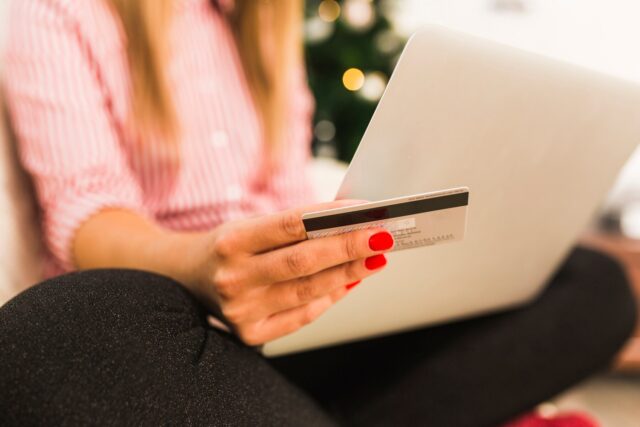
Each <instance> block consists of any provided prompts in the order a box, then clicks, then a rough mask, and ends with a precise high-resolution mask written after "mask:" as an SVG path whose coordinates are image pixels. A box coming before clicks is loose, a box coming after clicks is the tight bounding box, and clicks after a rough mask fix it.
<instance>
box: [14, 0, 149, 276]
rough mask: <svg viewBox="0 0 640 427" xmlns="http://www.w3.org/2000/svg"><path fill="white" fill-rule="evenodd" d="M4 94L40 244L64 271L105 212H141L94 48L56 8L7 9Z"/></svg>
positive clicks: (25, 3)
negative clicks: (38, 213)
mask: <svg viewBox="0 0 640 427" xmlns="http://www.w3.org/2000/svg"><path fill="white" fill-rule="evenodd" d="M12 4H13V7H12V10H11V26H10V29H9V34H8V39H7V46H6V51H5V65H4V81H3V86H4V91H5V94H6V96H7V104H8V107H9V112H10V118H11V121H12V126H13V128H14V130H15V132H16V137H17V141H18V149H19V154H20V160H21V162H22V163H23V166H24V167H25V169H26V170H27V171H28V172H29V173H30V175H31V177H32V179H33V182H34V186H35V189H36V193H37V196H38V201H39V204H40V207H41V210H42V222H43V232H44V238H45V243H46V245H47V247H48V249H49V250H50V252H51V253H52V254H53V256H54V257H55V258H56V260H57V261H58V262H59V263H60V264H61V266H62V267H63V268H65V269H66V270H71V269H73V268H74V266H73V260H72V254H71V252H72V248H71V245H72V241H73V237H74V234H75V232H76V230H77V229H78V228H79V226H80V225H81V224H82V223H83V221H85V220H87V219H88V218H89V217H90V216H92V215H94V214H95V213H97V212H98V211H100V210H102V209H104V208H106V207H117V208H125V209H130V210H134V211H140V212H142V211H143V204H142V197H141V191H140V187H139V185H138V183H137V181H136V180H135V179H134V177H133V175H132V173H131V171H130V169H129V167H128V164H127V160H126V155H125V152H124V150H123V148H122V147H121V145H120V142H119V137H118V134H117V131H116V129H115V125H114V121H113V117H112V114H111V112H110V110H109V97H108V92H107V90H106V88H105V86H104V85H103V83H102V82H101V79H100V73H99V67H98V65H97V64H96V63H95V62H94V61H92V56H91V46H90V43H88V42H87V40H84V39H83V36H82V34H81V32H80V30H79V26H78V25H77V22H74V20H73V19H71V18H70V17H69V16H67V15H65V13H64V11H62V10H59V9H56V8H55V6H53V4H54V3H53V2H45V1H42V0H20V1H17V2H12Z"/></svg>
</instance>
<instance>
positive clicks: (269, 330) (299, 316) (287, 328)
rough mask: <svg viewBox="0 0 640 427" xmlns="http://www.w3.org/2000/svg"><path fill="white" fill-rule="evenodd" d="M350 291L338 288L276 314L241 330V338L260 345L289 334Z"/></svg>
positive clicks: (318, 315)
mask: <svg viewBox="0 0 640 427" xmlns="http://www.w3.org/2000/svg"><path fill="white" fill-rule="evenodd" d="M348 292H349V291H348V290H347V289H346V288H340V289H336V290H335V291H333V292H332V293H331V294H330V295H327V296H325V297H322V298H319V299H316V300H314V301H311V302H310V303H308V304H306V305H304V306H301V307H296V308H293V309H291V310H287V311H283V312H280V313H277V314H274V315H273V316H271V317H269V318H268V319H267V320H265V321H264V322H262V323H260V324H256V327H255V328H254V329H248V330H245V331H244V332H240V338H241V339H242V340H243V341H245V343H247V344H249V345H258V344H263V343H265V342H267V341H272V340H274V339H276V338H280V337H282V336H284V335H288V334H290V333H292V332H295V331H297V330H298V329H300V328H301V327H303V326H305V325H308V324H309V323H311V322H313V321H314V320H316V319H317V318H318V317H320V316H321V315H322V314H323V313H324V312H326V311H327V310H328V309H329V308H330V307H331V306H332V305H333V304H334V303H335V302H336V301H338V300H340V299H341V298H343V297H344V296H345V295H346V294H347V293H348ZM247 340H248V342H247Z"/></svg>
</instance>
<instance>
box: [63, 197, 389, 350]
mask: <svg viewBox="0 0 640 427" xmlns="http://www.w3.org/2000/svg"><path fill="white" fill-rule="evenodd" d="M350 203H354V202H353V201H350V202H349V201H338V202H330V203H326V204H322V205H316V206H309V207H307V208H306V209H295V210H290V211H285V212H281V213H278V214H274V215H269V216H264V217H259V218H252V219H247V220H239V221H231V222H228V223H225V224H223V225H221V226H219V227H217V228H216V229H214V230H212V231H210V232H204V233H193V234H187V233H175V232H170V231H164V230H162V229H160V228H159V227H157V226H155V225H154V224H152V223H150V222H147V221H146V220H145V219H143V218H141V217H139V216H137V215H136V214H134V213H129V212H126V211H109V210H104V211H101V212H100V213H98V214H97V215H94V216H93V217H91V218H90V219H89V220H88V221H86V222H85V223H84V224H83V225H82V226H81V227H80V229H79V230H78V232H77V233H76V238H75V243H74V252H75V254H76V259H77V261H78V264H79V265H80V267H83V268H89V267H132V268H138V269H144V270H150V271H154V272H158V273H161V274H165V275H168V276H171V277H173V278H175V279H177V280H178V281H180V282H182V283H183V284H184V285H185V286H186V287H187V288H188V289H189V290H190V291H191V292H192V293H193V294H195V295H196V296H197V297H198V298H199V299H201V300H202V301H203V302H204V303H205V304H207V305H209V306H211V307H214V306H215V307H217V308H219V311H220V312H221V313H222V315H223V316H224V317H225V318H226V320H227V321H228V322H229V323H230V324H231V326H232V328H233V329H234V331H235V332H236V333H237V334H238V335H239V336H240V338H241V339H242V340H243V341H244V342H245V343H247V344H250V345H258V344H262V343H264V342H266V341H270V340H272V339H275V338H278V337H281V336H283V335H286V334H288V333H291V332H293V331H295V330H297V329H299V328H300V327H302V326H304V325H306V324H307V323H309V322H312V321H313V320H315V319H316V318H317V317H318V316H320V315H321V314H322V313H323V312H324V311H326V310H327V309H328V308H329V307H330V306H331V305H332V304H334V303H335V302H336V301H338V300H339V299H341V298H342V297H344V296H345V295H346V294H347V292H348V291H349V284H353V283H357V282H359V281H360V280H362V279H363V278H365V277H368V276H370V275H372V274H374V273H376V272H378V271H380V270H381V269H382V268H383V267H384V265H385V264H386V260H385V259H384V255H382V254H383V253H384V252H386V251H388V250H390V249H391V247H392V245H393V238H392V237H391V235H390V234H389V233H388V232H386V231H384V230H381V229H371V230H358V231H354V232H352V233H347V234H343V235H339V236H332V237H327V238H323V239H316V240H306V233H305V229H304V225H303V223H302V219H301V216H302V213H303V211H305V210H322V209H330V208H335V207H339V206H345V205H347V204H350ZM372 257H373V258H372ZM372 260H373V262H372Z"/></svg>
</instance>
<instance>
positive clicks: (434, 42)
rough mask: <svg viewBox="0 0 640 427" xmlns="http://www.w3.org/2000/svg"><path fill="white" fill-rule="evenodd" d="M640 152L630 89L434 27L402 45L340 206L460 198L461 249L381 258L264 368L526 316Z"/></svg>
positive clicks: (269, 351)
mask: <svg viewBox="0 0 640 427" xmlns="http://www.w3.org/2000/svg"><path fill="white" fill-rule="evenodd" d="M639 141H640V87H639V86H638V85H636V84H633V83H631V82H627V81H623V80H620V79H617V78H613V77H610V76H607V75H603V74H599V73H597V72H594V71H591V70H587V69H583V68H580V67H578V66H575V65H571V64H568V63H563V62H559V61H556V60H553V59H550V58H547V57H544V56H540V55H538V54H533V53H529V52H525V51H522V50H518V49H515V48H512V47H508V46H505V45H501V44H499V43H495V42H491V41H488V40H484V39H480V38H477V37H474V36H471V35H468V34H464V33H460V32H456V31H452V30H450V29H446V28H443V27H438V26H431V27H427V28H425V29H423V30H421V31H420V32H418V33H417V34H415V35H414V36H413V37H412V38H411V40H410V41H409V42H408V44H407V46H406V47H405V49H404V52H403V54H402V56H401V57H400V60H399V62H398V64H397V66H396V69H395V71H394V73H393V75H392V77H391V79H390V81H389V84H388V86H387V89H386V91H385V93H384V95H383V97H382V99H381V101H380V103H379V104H378V107H377V109H376V111H375V113H374V115H373V118H372V119H371V122H370V124H369V126H368V128H367V130H366V132H365V134H364V136H363V138H362V141H361V143H360V145H359V147H358V150H357V152H356V154H355V157H354V158H353V160H352V162H351V164H350V166H349V169H348V171H347V174H346V176H345V178H344V181H343V183H342V185H341V187H340V189H339V191H338V195H337V197H338V198H354V199H365V200H370V201H376V200H383V199H390V198H394V197H400V196H406V195H411V194H418V193H424V192H429V191H436V190H446V189H450V188H456V187H468V189H469V195H470V197H469V205H468V212H467V225H466V235H465V237H464V239H463V240H462V241H460V242H455V243H450V244H443V245H436V246H425V247H421V248H416V249H410V250H404V251H399V252H394V253H391V254H389V255H388V265H387V267H386V268H385V270H383V271H382V272H381V273H379V274H376V275H374V276H373V277H370V278H367V279H365V280H364V282H363V283H362V284H361V285H360V286H358V287H357V288H354V290H353V291H352V292H350V293H349V295H347V296H346V297H345V298H344V299H342V300H341V301H339V302H338V303H337V304H335V305H334V306H333V307H332V308H331V309H330V310H329V311H327V312H326V313H325V314H324V315H323V316H321V317H320V318H319V319H317V320H316V321H315V322H313V323H311V324H310V325H307V326H305V327H303V328H302V329H300V330H298V331H297V332H295V333H293V334H290V335H287V336H285V337H282V338H279V339H276V340H274V341H272V342H269V343H267V344H265V345H264V347H263V348H262V352H263V354H264V355H266V356H278V355H283V354H289V353H294V352H300V351H304V350H309V349H314V348H319V347H323V346H330V345H338V344H341V343H346V342H350V341H355V340H362V339H366V338H371V337H376V336H382V335H386V334H393V333H398V332H400V331H407V330H411V329H416V328H423V327H426V326H431V325H435V324H438V323H443V322H449V321H452V320H456V319H461V318H466V317H470V316H477V315H480V314H483V313H488V312H492V311H496V310H501V309H506V308H509V307H515V306H518V305H522V304H526V303H528V302H530V301H531V300H533V299H534V298H536V296H537V295H538V294H539V293H540V292H541V291H542V290H543V289H544V287H545V284H546V283H547V281H548V279H549V278H550V277H551V276H552V274H553V273H554V271H555V270H556V269H557V268H558V267H559V265H560V264H561V263H562V262H563V260H564V259H565V258H566V256H567V255H568V253H569V251H570V250H571V248H572V247H573V246H574V245H575V244H576V241H577V239H578V237H579V235H580V233H581V232H582V231H583V230H584V229H585V227H586V226H587V225H588V224H589V222H590V220H591V219H592V217H593V215H594V213H595V212H596V211H597V209H598V207H599V205H600V203H601V202H602V200H603V199H604V198H605V196H606V194H607V192H608V190H609V189H610V187H611V186H612V185H613V183H614V180H615V178H616V176H617V174H618V171H619V170H620V169H621V168H622V166H623V165H624V163H625V161H626V159H627V158H628V157H629V156H630V154H631V153H632V151H633V150H634V148H635V147H636V145H637V143H638V142H639Z"/></svg>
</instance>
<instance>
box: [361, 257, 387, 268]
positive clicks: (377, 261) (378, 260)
mask: <svg viewBox="0 0 640 427" xmlns="http://www.w3.org/2000/svg"><path fill="white" fill-rule="evenodd" d="M386 264H387V258H385V256H384V255H382V254H380V255H374V256H370V257H369V258H367V259H365V260H364V266H365V267H367V268H368V269H369V270H377V269H378V268H382V267H384V266H385V265H386Z"/></svg>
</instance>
